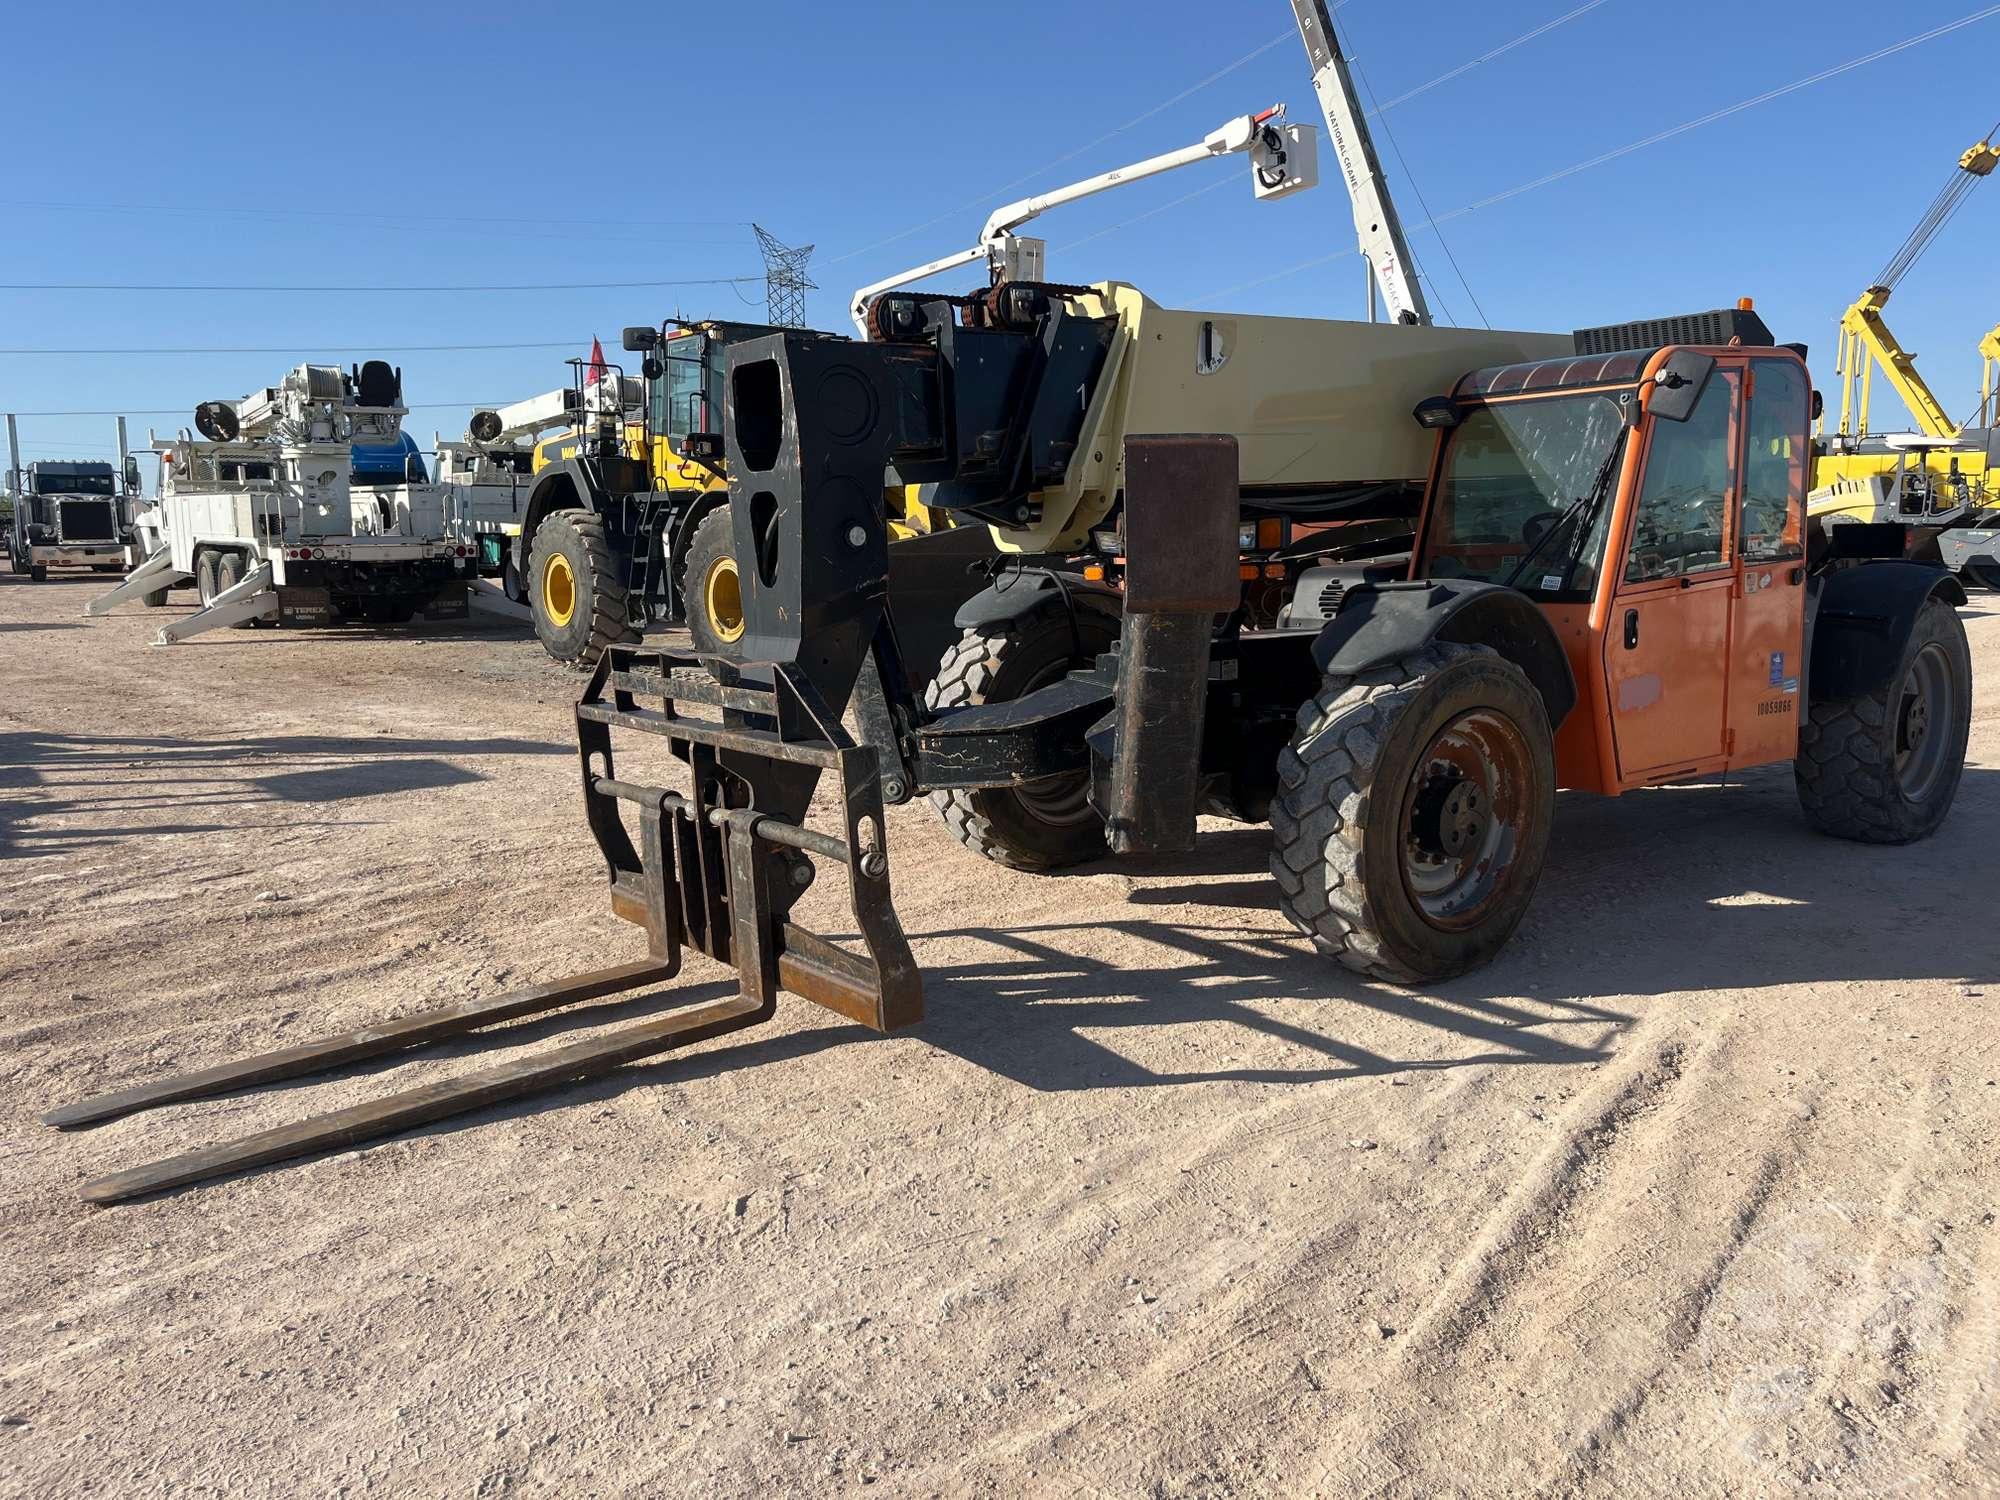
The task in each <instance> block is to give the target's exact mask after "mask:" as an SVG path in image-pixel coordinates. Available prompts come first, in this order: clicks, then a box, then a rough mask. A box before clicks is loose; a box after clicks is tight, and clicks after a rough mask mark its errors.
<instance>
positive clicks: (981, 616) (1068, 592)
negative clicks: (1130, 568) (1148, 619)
mask: <svg viewBox="0 0 2000 1500" xmlns="http://www.w3.org/2000/svg"><path fill="white" fill-rule="evenodd" d="M1071 608H1075V609H1088V610H1094V611H1096V612H1097V613H1098V614H1101V615H1106V616H1109V617H1110V618H1111V619H1113V620H1119V619H1122V618H1123V617H1124V614H1125V597H1124V595H1122V594H1120V593H1119V592H1118V590H1116V589H1114V588H1112V587H1111V586H1110V585H1109V584H1105V583H1092V582H1090V581H1089V580H1088V579H1086V578H1084V577H1083V576H1081V575H1080V574H1077V573H1068V572H1062V571H1059V570H1058V569H1055V568H1022V569H1019V570H1018V571H1016V570H1014V569H1011V568H1010V569H1007V570H1006V571H1004V572H1002V573H1001V574H1000V575H999V576H998V577H997V578H995V579H994V580H993V582H991V583H989V584H987V585H986V587H985V588H983V589H981V590H980V591H979V592H978V593H976V594H974V595H973V596H972V597H971V598H969V599H967V600H966V601H965V602H964V603H963V604H961V605H959V606H958V608H957V610H956V611H955V612H954V613H953V615H952V621H951V622H952V624H954V625H956V626H957V627H958V628H959V629H960V630H962V631H963V630H988V629H991V628H993V627H995V626H999V627H1002V628H1006V627H1011V626H1013V625H1016V624H1019V623H1021V622H1022V621H1025V620H1027V619H1029V618H1030V617H1031V616H1034V615H1036V614H1039V613H1041V612H1043V611H1045V610H1047V611H1059V610H1066V609H1071Z"/></svg>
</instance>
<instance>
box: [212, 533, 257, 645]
mask: <svg viewBox="0 0 2000 1500" xmlns="http://www.w3.org/2000/svg"><path fill="white" fill-rule="evenodd" d="M244 571H245V569H244V562H243V554H242V553H241V552H224V553H221V554H220V555H219V556H217V557H216V559H215V592H216V593H218V594H220V593H221V592H222V591H223V590H224V589H232V588H234V587H236V585H237V584H239V583H241V582H242V581H243V574H244ZM251 623H252V622H251V621H249V620H238V621H237V622H236V623H235V624H234V625H231V626H230V627H229V628H230V629H231V630H247V629H249V628H250V625H251Z"/></svg>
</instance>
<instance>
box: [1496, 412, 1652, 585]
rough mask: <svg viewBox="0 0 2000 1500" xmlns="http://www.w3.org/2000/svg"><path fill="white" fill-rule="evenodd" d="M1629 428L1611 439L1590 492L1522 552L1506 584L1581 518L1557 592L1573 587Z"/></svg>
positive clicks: (1573, 502)
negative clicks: (1579, 564) (1555, 538)
mask: <svg viewBox="0 0 2000 1500" xmlns="http://www.w3.org/2000/svg"><path fill="white" fill-rule="evenodd" d="M1625 432H1626V429H1625V428H1622V427H1621V428H1620V429H1619V430H1618V436H1617V437H1615V438H1613V439H1612V440H1611V451H1610V452H1609V453H1606V454H1605V455H1604V462H1603V463H1601V464H1599V465H1598V466H1597V477H1596V478H1595V479H1593V480H1592V481H1591V482H1590V493H1588V494H1586V495H1578V496H1577V497H1576V499H1575V500H1574V501H1572V502H1571V503H1570V507H1569V509H1568V510H1566V511H1564V512H1563V513H1562V514H1561V515H1560V516H1558V517H1557V518H1556V521H1555V524H1554V525H1552V526H1550V527H1549V528H1548V530H1546V531H1544V532H1543V533H1542V534H1541V535H1540V536H1538V537H1536V538H1535V541H1534V545H1533V546H1531V547H1529V548H1528V550H1527V551H1526V552H1525V553H1524V554H1522V557H1521V560H1520V561H1519V562H1517V563H1515V564H1514V566H1513V568H1512V570H1511V571H1510V572H1509V573H1508V574H1507V576H1506V577H1505V578H1503V579H1501V580H1500V586H1501V587H1502V588H1509V589H1510V588H1512V587H1514V585H1515V583H1516V582H1517V581H1518V580H1519V579H1520V577H1521V575H1522V574H1523V573H1525V572H1527V571H1528V564H1529V563H1531V562H1533V561H1534V560H1535V559H1536V558H1538V557H1540V556H1541V555H1542V548H1544V547H1546V546H1547V545H1548V544H1549V539H1550V538H1551V537H1555V536H1559V535H1561V534H1562V532H1563V531H1565V530H1566V529H1568V528H1569V526H1570V524H1571V523H1572V522H1578V521H1580V522H1581V524H1580V525H1578V526H1577V527H1576V531H1575V533H1574V536H1575V539H1574V540H1573V541H1572V542H1571V543H1570V550H1569V557H1568V559H1567V560H1566V561H1565V562H1564V564H1563V570H1562V577H1561V579H1560V580H1559V581H1558V582H1557V584H1556V587H1555V589H1554V591H1553V592H1557V593H1560V592H1561V591H1562V590H1564V589H1566V588H1568V587H1569V579H1570V575H1571V574H1572V573H1574V572H1575V571H1576V565H1577V563H1578V562H1579V561H1580V560H1581V559H1582V557H1583V543H1584V542H1585V541H1586V540H1588V538H1589V536H1590V529H1591V527H1592V526H1594V525H1596V524H1597V510H1598V507H1599V506H1601V505H1602V504H1603V503H1604V498H1605V496H1606V495H1607V494H1609V493H1610V489H1611V475H1612V472H1613V471H1614V470H1615V469H1616V468H1617V467H1618V455H1619V454H1621V453H1623V452H1624V451H1625Z"/></svg>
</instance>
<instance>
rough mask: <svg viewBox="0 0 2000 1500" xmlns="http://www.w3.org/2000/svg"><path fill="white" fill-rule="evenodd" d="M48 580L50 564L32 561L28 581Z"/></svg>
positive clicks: (40, 581) (45, 581)
mask: <svg viewBox="0 0 2000 1500" xmlns="http://www.w3.org/2000/svg"><path fill="white" fill-rule="evenodd" d="M48 581H49V565H48V564H47V563H32V564H30V565H29V567H28V582H30V583H47V582H48Z"/></svg>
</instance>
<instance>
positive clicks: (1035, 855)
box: [924, 607, 1118, 871]
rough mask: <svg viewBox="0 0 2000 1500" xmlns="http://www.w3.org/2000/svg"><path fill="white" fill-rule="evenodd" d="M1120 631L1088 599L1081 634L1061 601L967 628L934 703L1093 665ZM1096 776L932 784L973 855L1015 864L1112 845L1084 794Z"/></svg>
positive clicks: (991, 694)
mask: <svg viewBox="0 0 2000 1500" xmlns="http://www.w3.org/2000/svg"><path fill="white" fill-rule="evenodd" d="M1117 636H1118V631H1117V627H1116V626H1115V625H1114V624H1113V623H1112V622H1111V621H1110V620H1109V619H1107V618H1106V617H1105V616H1103V615H1100V614H1098V613H1096V612H1095V611H1093V610H1089V609H1084V608H1079V609H1078V610H1077V611H1076V629H1075V632H1074V634H1072V632H1071V629H1070V617H1069V613H1068V611H1067V610H1064V609H1062V608H1060V607H1057V608H1054V609H1043V610H1038V611H1036V612H1035V613H1034V614H1031V615H1029V616H1028V617H1027V618H1025V619H1021V620H1013V621H1009V622H1006V624H1005V625H1004V626H989V627H986V628H985V629H972V630H968V631H966V632H965V634H964V635H963V636H961V637H960V638H959V641H958V644H957V645H955V646H953V647H952V648H951V649H950V650H948V651H946V652H945V654H944V660H943V661H942V662H941V663H940V664H939V666H938V670H937V676H936V677H935V678H933V679H932V681H931V683H930V685H929V686H928V687H927V688H926V689H925V690H924V702H925V703H926V704H928V705H929V706H930V707H931V708H961V707H968V706H970V705H973V704H979V703H1008V702H1012V701H1013V700H1014V699H1016V698H1019V697H1022V696H1024V695H1025V694H1027V693H1029V692H1032V691H1033V690H1034V689H1036V688H1038V687H1042V686H1044V685H1046V684H1048V683H1051V682H1055V681H1057V680H1058V679H1060V678H1061V677H1063V676H1064V675H1065V674H1067V673H1068V672H1069V671H1070V670H1071V668H1073V667H1083V666H1088V665H1089V664H1090V663H1091V662H1093V661H1095V660H1096V659H1097V658H1098V657H1099V656H1100V655H1102V654H1103V653H1104V652H1106V651H1109V650H1110V649H1111V643H1112V642H1113V641H1114V640H1116V639H1117ZM1079 646H1080V647H1081V649H1080V650H1079V649H1078V648H1079ZM1089 782H1090V777H1089V773H1088V772H1087V771H1078V772H1074V773H1072V774H1070V775H1067V776H1062V777H1051V778H1049V779H1048V780H1046V781H1044V782H1041V783H1039V784H1038V785H1037V786H1036V787H1033V788H1014V787H984V788H981V789H979V790H977V791H946V792H932V793H931V805H932V806H934V807H935V808H937V810H938V815H939V816H940V817H942V818H943V819H944V826H945V827H946V828H947V829H949V830H950V832H951V836H952V837H953V838H955V839H957V840H958V841H959V842H960V843H961V844H963V845H965V847H966V848H968V849H970V850H971V851H972V852H973V853H974V854H978V855H981V856H983V857H984V858H986V859H990V860H992V861H993V862H994V863H995V864H997V865H1005V866H1007V868H1008V869H1010V870H1036V871H1040V870H1060V869H1063V868H1065V867H1066V866H1069V865H1077V864H1082V863H1083V862H1084V861H1085V860H1090V859H1096V858H1098V857H1099V856H1101V855H1102V854H1104V852H1105V849H1106V845H1105V839H1104V820H1103V819H1102V818H1100V817H1099V816H1098V815H1097V813H1096V811H1095V809H1093V808H1092V807H1091V806H1090V804H1089V802H1088V801H1086V800H1084V797H1085V794H1086V793H1087V792H1088V790H1089ZM1072 808H1073V809H1074V810H1073V811H1071V809H1072ZM1052 814H1056V815H1055V816H1052Z"/></svg>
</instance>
